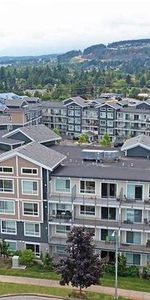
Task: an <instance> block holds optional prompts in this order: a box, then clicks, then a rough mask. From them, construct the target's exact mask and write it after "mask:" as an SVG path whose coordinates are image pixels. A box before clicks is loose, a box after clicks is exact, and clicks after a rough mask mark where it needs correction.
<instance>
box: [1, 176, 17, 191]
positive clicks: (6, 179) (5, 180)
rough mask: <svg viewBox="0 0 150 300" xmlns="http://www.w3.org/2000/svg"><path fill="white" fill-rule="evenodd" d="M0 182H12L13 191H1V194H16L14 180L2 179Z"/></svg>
mask: <svg viewBox="0 0 150 300" xmlns="http://www.w3.org/2000/svg"><path fill="white" fill-rule="evenodd" d="M0 180H3V181H6V180H7V181H12V191H1V190H0V193H3V194H14V179H8V178H7V177H5V178H0Z"/></svg>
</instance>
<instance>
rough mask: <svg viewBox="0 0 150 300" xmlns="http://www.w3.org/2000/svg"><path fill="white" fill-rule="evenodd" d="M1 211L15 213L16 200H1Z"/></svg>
mask: <svg viewBox="0 0 150 300" xmlns="http://www.w3.org/2000/svg"><path fill="white" fill-rule="evenodd" d="M0 213H1V214H14V213H15V202H14V201H11V200H0Z"/></svg>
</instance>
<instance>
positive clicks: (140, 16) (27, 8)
mask: <svg viewBox="0 0 150 300" xmlns="http://www.w3.org/2000/svg"><path fill="white" fill-rule="evenodd" d="M138 38H150V3H149V0H0V55H38V54H47V53H61V52H65V51H68V50H72V49H81V50H82V49H84V48H85V47H87V46H90V45H92V44H98V43H105V44H107V43H109V42H112V41H118V40H124V39H138Z"/></svg>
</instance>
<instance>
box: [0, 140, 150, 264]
mask: <svg viewBox="0 0 150 300" xmlns="http://www.w3.org/2000/svg"><path fill="white" fill-rule="evenodd" d="M46 146H47V145H46ZM46 146H44V145H43V144H40V143H39V142H37V140H36V141H32V142H29V141H28V143H27V144H25V145H23V146H21V147H18V148H16V149H13V150H11V151H8V152H5V153H3V154H1V155H0V220H1V223H0V238H1V239H2V238H4V239H5V240H7V241H8V242H9V244H10V248H11V249H25V248H30V249H32V250H33V251H34V252H35V253H36V254H38V255H39V253H40V252H41V251H43V252H44V251H49V252H50V253H51V254H52V255H59V254H65V247H66V238H67V233H68V232H69V231H70V230H71V227H72V226H86V227H88V228H93V229H94V230H95V237H94V239H95V248H96V251H97V252H98V253H99V254H100V255H101V256H102V257H104V256H106V255H107V256H108V255H109V257H110V258H111V259H113V258H114V256H115V242H114V240H113V232H114V231H117V232H118V236H119V252H120V253H123V254H124V255H125V256H126V257H127V262H128V263H129V264H135V265H140V266H144V265H147V264H148V263H150V183H149V176H150V160H149V157H150V137H147V136H143V135H142V136H139V137H134V138H132V139H130V140H128V141H127V142H126V143H125V144H124V145H123V147H122V152H123V155H121V154H120V152H118V157H119V160H118V159H117V161H116V160H115V161H114V160H113V156H112V154H113V153H112V151H113V150H112V149H111V150H110V151H109V152H108V151H105V150H104V149H103V152H105V155H104V157H106V158H104V159H100V157H99V156H98V152H99V153H102V150H101V149H97V148H96V147H95V148H90V149H89V148H88V149H87V150H88V151H89V153H90V154H89V158H88V161H86V160H83V153H82V149H81V148H80V147H79V146H63V145H51V146H50V145H48V146H50V148H48V147H46ZM92 151H94V155H96V154H95V153H97V157H96V159H95V161H91V158H92V159H93V157H91V152H92ZM106 152H107V153H106ZM106 154H107V155H106ZM86 158H87V157H86Z"/></svg>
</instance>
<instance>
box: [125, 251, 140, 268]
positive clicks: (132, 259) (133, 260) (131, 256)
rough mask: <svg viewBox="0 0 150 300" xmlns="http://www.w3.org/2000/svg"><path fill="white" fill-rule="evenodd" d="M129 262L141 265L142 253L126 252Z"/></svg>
mask: <svg viewBox="0 0 150 300" xmlns="http://www.w3.org/2000/svg"><path fill="white" fill-rule="evenodd" d="M126 258H127V264H129V265H136V266H140V258H141V256H140V254H133V253H126Z"/></svg>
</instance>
